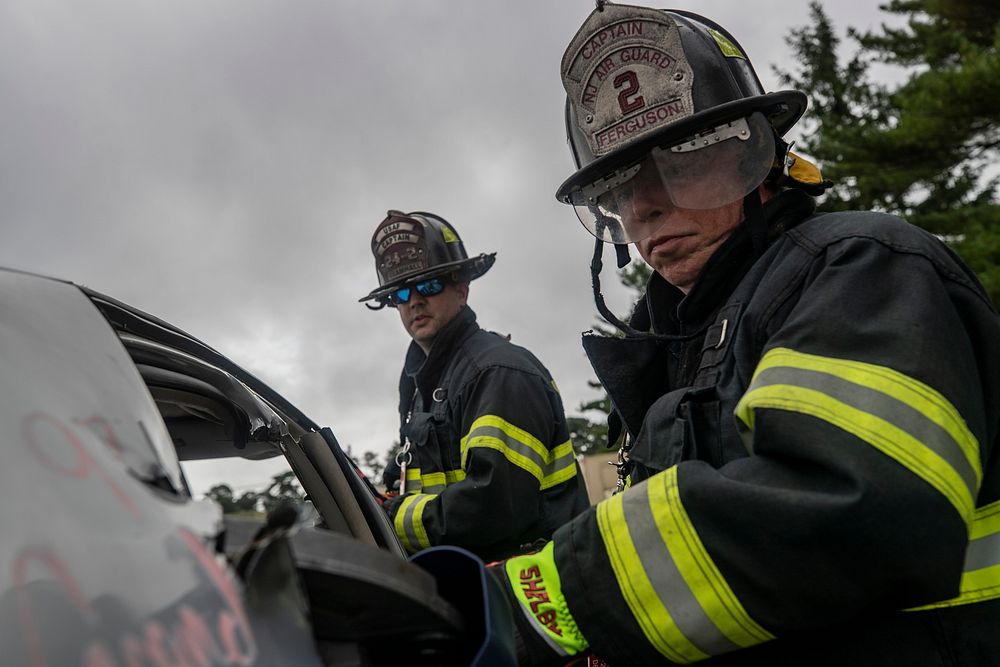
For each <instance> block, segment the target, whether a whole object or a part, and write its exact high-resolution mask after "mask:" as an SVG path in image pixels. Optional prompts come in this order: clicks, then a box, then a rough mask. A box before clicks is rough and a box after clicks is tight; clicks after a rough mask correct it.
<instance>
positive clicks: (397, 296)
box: [386, 278, 445, 306]
mask: <svg viewBox="0 0 1000 667" xmlns="http://www.w3.org/2000/svg"><path fill="white" fill-rule="evenodd" d="M444 286H445V282H444V281H443V280H441V279H440V278H431V279H430V280H424V281H423V282H419V283H413V284H410V285H407V286H406V287H400V288H399V289H398V290H396V291H395V292H390V293H389V295H388V296H387V297H386V298H387V299H388V300H389V305H391V306H398V305H399V304H401V303H407V302H409V300H410V297H411V296H413V290H417V294H419V295H420V296H434V295H435V294H440V293H441V292H443V291H444Z"/></svg>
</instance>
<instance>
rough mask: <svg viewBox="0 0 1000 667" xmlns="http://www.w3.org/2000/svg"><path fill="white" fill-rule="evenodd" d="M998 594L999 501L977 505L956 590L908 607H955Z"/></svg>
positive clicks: (999, 584) (999, 567) (999, 550)
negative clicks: (943, 597) (947, 597)
mask: <svg viewBox="0 0 1000 667" xmlns="http://www.w3.org/2000/svg"><path fill="white" fill-rule="evenodd" d="M996 598H1000V501H997V502H995V503H990V504H989V505H986V506H985V507H980V508H977V509H976V513H975V517H974V519H973V521H972V528H971V530H970V531H969V546H968V547H967V548H966V551H965V567H964V568H963V572H962V582H961V584H960V586H959V594H958V596H957V597H954V598H952V599H950V600H944V601H942V602H935V603H934V604H929V605H924V606H922V607H915V608H913V609H908V610H907V611H919V610H922V609H935V608H940V607H957V606H960V605H964V604H972V603H975V602H983V601H985V600H993V599H996Z"/></svg>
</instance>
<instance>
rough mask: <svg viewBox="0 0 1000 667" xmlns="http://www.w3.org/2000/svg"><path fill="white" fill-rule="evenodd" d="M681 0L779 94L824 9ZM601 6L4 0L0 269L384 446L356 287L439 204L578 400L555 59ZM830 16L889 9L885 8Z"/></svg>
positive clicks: (367, 325) (583, 254) (588, 318)
mask: <svg viewBox="0 0 1000 667" xmlns="http://www.w3.org/2000/svg"><path fill="white" fill-rule="evenodd" d="M679 4H680V5H682V6H685V7H689V8H691V9H692V10H694V11H698V12H701V13H704V14H705V15H707V16H710V17H712V18H714V19H716V20H718V21H719V22H720V23H722V24H723V25H727V26H729V27H730V28H731V30H732V31H733V32H734V33H735V34H736V36H737V37H738V38H739V39H740V41H741V42H742V43H743V46H744V47H745V48H746V50H747V51H748V52H749V54H750V55H751V57H752V58H753V59H754V61H755V63H756V65H757V69H758V72H759V74H760V75H761V78H762V79H764V81H765V86H766V87H768V88H772V89H773V88H774V87H775V86H776V83H775V81H774V78H773V76H772V74H771V72H770V65H772V64H785V65H786V66H787V59H788V57H789V53H788V49H787V46H786V45H785V41H786V38H787V34H788V32H789V30H790V29H791V28H792V27H793V26H799V25H802V24H804V23H805V22H806V20H807V15H806V7H805V5H804V4H803V5H802V6H796V7H790V6H789V5H788V3H779V2H777V1H770V0H769V1H766V2H757V3H753V6H752V10H753V16H747V15H746V13H747V9H748V6H747V3H739V2H735V1H733V0H716V1H714V2H693V1H688V2H681V3H679ZM592 6H593V5H592V3H590V2H586V1H584V0H580V1H572V2H571V1H569V0H551V1H546V2H536V1H532V0H510V1H508V2H495V3H472V2H458V1H457V0H452V1H444V0H439V1H438V2H420V3H404V2H399V3H379V2H360V1H359V2H353V1H338V2H337V3H330V2H322V1H320V0H299V1H295V2H280V3H279V2H274V1H273V0H219V1H209V2H204V1H200V0H199V1H194V0H180V1H177V2H170V3H157V2H152V1H149V0H146V1H142V0H140V1H136V0H94V1H93V2H88V3H85V4H80V3H70V2H64V1H58V0H5V1H4V2H2V3H0V264H2V265H5V266H11V267H15V268H22V269H27V270H31V271H36V272H40V273H46V274H50V275H54V276H58V277H62V278H68V279H71V280H74V281H76V282H79V283H82V284H86V285H88V286H91V287H93V288H95V289H98V290H100V291H103V292H106V293H108V294H110V295H112V296H115V297H117V298H119V299H122V300H124V301H126V302H128V303H131V304H133V305H135V306H137V307H139V308H141V309H144V310H147V311H149V312H151V313H154V314H156V315H158V316H160V317H162V318H164V319H166V320H168V321H170V322H172V323H174V324H176V325H177V326H179V327H181V328H183V329H185V330H187V331H189V332H190V333H192V334H193V335H195V336H198V337H200V338H202V339H203V340H205V341H206V342H207V343H209V344H210V345H212V346H214V347H216V348H217V349H219V350H220V351H222V352H223V353H226V354H228V355H230V356H231V357H232V358H233V359H234V360H236V361H237V362H238V363H240V364H242V365H243V366H245V367H246V368H247V369H249V370H250V371H252V372H253V373H255V374H256V375H258V376H259V377H261V378H262V379H264V380H265V381H267V382H269V383H270V384H272V385H273V386H274V388H275V389H277V390H278V391H280V392H282V393H283V394H285V395H286V396H288V397H289V398H290V399H291V400H293V401H294V402H296V403H297V404H299V405H300V407H302V408H303V410H304V411H305V412H307V413H308V414H310V415H311V416H312V417H313V418H314V419H315V420H316V421H318V422H321V423H324V424H329V425H330V426H332V427H333V429H334V431H335V432H336V433H337V434H338V436H339V438H340V439H341V441H342V442H343V443H345V444H350V445H352V447H353V449H354V450H355V451H356V452H357V451H363V450H366V449H370V450H375V451H381V450H384V449H385V448H386V447H387V446H388V444H389V443H390V442H391V441H392V440H393V439H394V437H395V434H396V424H395V388H396V382H397V378H398V372H399V365H400V363H401V359H402V354H403V350H404V348H405V345H406V342H407V339H406V336H405V333H404V332H403V331H402V328H401V327H400V325H399V324H398V322H397V320H396V316H395V314H394V313H393V312H390V311H383V312H378V313H371V312H368V311H367V310H366V309H365V308H364V307H363V306H361V305H359V304H358V303H357V299H358V298H359V297H360V296H361V295H363V294H365V293H366V292H368V290H370V289H371V288H372V287H373V286H374V284H375V276H374V271H373V263H372V260H371V257H370V255H369V253H368V249H367V246H368V239H369V237H370V234H371V231H372V229H373V228H374V225H375V224H376V223H377V222H378V221H379V220H380V219H381V218H382V217H383V215H384V213H385V211H386V210H387V209H389V208H401V209H405V210H416V209H420V210H430V211H434V212H437V213H439V214H441V215H443V216H445V217H446V218H448V219H449V220H450V221H452V222H453V223H454V224H455V225H456V226H457V227H458V229H459V231H460V233H461V234H462V235H463V238H464V240H465V241H466V245H467V247H468V248H469V249H470V251H471V252H480V251H494V250H495V251H497V252H498V261H497V264H496V266H495V268H494V269H493V271H492V272H491V273H490V274H489V275H488V276H486V277H485V278H483V279H482V280H481V281H478V282H476V283H475V284H474V285H473V290H472V297H471V299H472V304H473V307H474V308H476V310H477V312H478V313H479V316H480V321H481V323H482V324H483V325H484V326H485V327H487V328H490V329H494V330H498V331H503V332H508V333H511V334H512V335H513V337H514V340H515V341H516V342H519V343H521V344H524V345H526V346H528V347H530V348H531V349H532V350H534V351H535V352H536V353H537V354H538V355H539V357H541V358H542V360H543V361H544V362H545V363H546V364H547V365H548V366H549V368H550V370H551V371H552V373H553V375H554V376H555V377H556V379H557V381H558V382H559V385H560V387H561V388H562V390H563V394H564V399H565V403H566V405H567V407H568V408H569V409H571V410H572V409H573V408H575V407H576V406H577V405H578V404H579V403H580V402H581V401H583V400H585V399H588V398H590V397H591V396H592V394H591V392H590V390H589V389H588V388H587V386H586V381H587V379H588V378H590V377H591V373H590V370H589V366H588V365H587V362H586V360H585V358H584V356H583V354H582V351H581V348H580V345H579V334H580V332H581V331H583V330H585V329H588V328H589V327H590V326H591V323H592V321H593V313H594V308H593V304H592V300H591V296H590V291H589V274H588V270H587V267H588V263H589V256H590V252H591V250H592V244H591V238H590V237H589V236H588V235H586V233H585V232H584V231H583V230H582V228H581V227H580V226H579V224H578V223H577V222H576V220H575V218H574V216H573V213H572V211H571V210H569V209H568V208H567V207H565V206H563V205H561V204H558V203H557V202H556V201H555V200H554V199H553V192H554V191H555V188H556V186H557V185H558V184H559V183H560V182H561V181H562V180H563V179H564V178H565V177H566V176H568V175H569V174H570V173H571V164H570V158H569V155H568V152H567V150H566V147H565V135H564V129H563V126H562V106H563V93H562V91H561V88H560V82H559V75H558V68H559V59H560V57H561V55H562V51H563V49H564V48H565V45H566V44H567V43H568V41H569V39H570V38H571V36H572V35H573V33H574V32H575V30H576V28H577V27H578V25H579V24H580V22H581V21H582V20H583V18H584V17H585V16H586V15H587V14H588V13H589V12H590V10H591V8H592ZM831 12H832V14H833V16H834V17H835V19H837V20H838V22H839V24H838V25H839V27H843V26H844V25H846V24H848V23H849V24H852V25H856V26H860V27H867V26H869V25H871V24H872V23H873V21H875V20H876V19H877V18H878V16H879V15H878V13H877V10H876V2H875V1H874V0H872V1H871V2H865V3H850V6H849V7H846V6H845V7H841V6H837V7H831ZM609 261H610V255H609ZM605 283H606V284H607V285H608V293H609V300H610V301H611V303H612V304H613V306H614V308H615V309H616V310H619V311H624V310H626V309H627V306H628V304H627V295H626V294H625V293H624V291H623V290H621V289H618V288H616V287H615V285H614V283H615V281H614V280H613V278H612V277H611V276H610V274H609V275H606V276H605ZM234 474H235V473H234ZM239 474H240V475H244V473H239ZM253 474H254V473H246V475H249V476H250V477H252V475H253ZM250 477H242V478H241V479H242V481H243V482H246V481H247V480H249V479H250ZM206 479H207V478H206ZM231 481H235V482H237V483H241V480H239V479H238V480H231Z"/></svg>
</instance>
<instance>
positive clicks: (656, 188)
mask: <svg viewBox="0 0 1000 667" xmlns="http://www.w3.org/2000/svg"><path fill="white" fill-rule="evenodd" d="M629 203H630V208H631V209H632V215H631V216H630V217H631V218H632V222H633V224H640V225H641V224H650V223H657V224H660V223H662V222H663V221H664V220H666V218H667V216H668V215H670V212H671V210H672V209H673V205H672V203H671V201H670V197H669V196H668V195H667V192H666V190H664V188H663V185H662V184H661V183H643V184H636V187H634V188H633V189H632V198H631V201H630V202H629Z"/></svg>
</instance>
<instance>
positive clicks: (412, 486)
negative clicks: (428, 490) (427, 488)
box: [406, 468, 424, 493]
mask: <svg viewBox="0 0 1000 667" xmlns="http://www.w3.org/2000/svg"><path fill="white" fill-rule="evenodd" d="M423 485H424V483H423V479H422V477H421V475H420V468H407V469H406V491H407V493H417V492H419V491H421V490H422V489H423Z"/></svg>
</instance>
